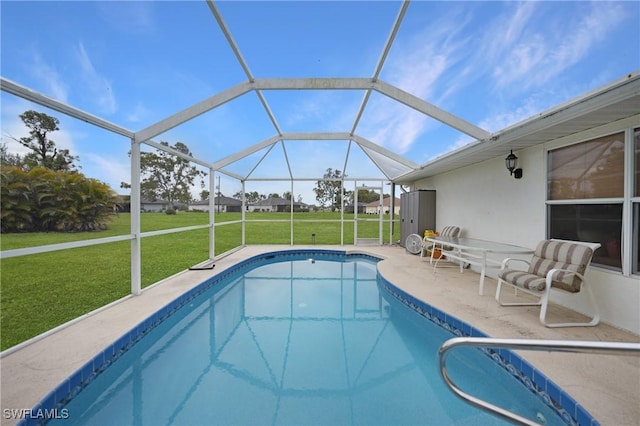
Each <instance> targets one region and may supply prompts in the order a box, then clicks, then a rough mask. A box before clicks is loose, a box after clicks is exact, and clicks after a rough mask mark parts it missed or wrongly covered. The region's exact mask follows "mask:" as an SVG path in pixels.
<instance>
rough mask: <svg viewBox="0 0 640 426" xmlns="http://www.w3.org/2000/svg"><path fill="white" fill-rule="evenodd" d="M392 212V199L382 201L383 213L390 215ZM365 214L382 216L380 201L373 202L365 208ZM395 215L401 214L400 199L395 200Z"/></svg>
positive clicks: (387, 198)
mask: <svg viewBox="0 0 640 426" xmlns="http://www.w3.org/2000/svg"><path fill="white" fill-rule="evenodd" d="M390 210H391V197H386V198H384V199H383V200H382V213H383V214H389V211H390ZM364 212H365V213H367V214H380V200H376V201H374V202H371V203H369V204H367V205H366V206H365V209H364ZM393 212H394V214H400V198H396V199H395V203H394V206H393Z"/></svg>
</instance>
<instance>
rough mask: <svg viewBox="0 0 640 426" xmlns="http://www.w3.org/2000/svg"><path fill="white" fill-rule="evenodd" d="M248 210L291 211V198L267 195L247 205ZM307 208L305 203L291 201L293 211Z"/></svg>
mask: <svg viewBox="0 0 640 426" xmlns="http://www.w3.org/2000/svg"><path fill="white" fill-rule="evenodd" d="M248 210H249V211H250V212H289V211H291V200H287V199H285V198H280V197H269V198H267V199H266V200H260V201H258V202H257V203H253V204H251V205H250V206H248ZM308 210H309V208H308V206H307V205H306V204H305V203H299V202H297V201H294V202H293V211H294V212H301V211H308Z"/></svg>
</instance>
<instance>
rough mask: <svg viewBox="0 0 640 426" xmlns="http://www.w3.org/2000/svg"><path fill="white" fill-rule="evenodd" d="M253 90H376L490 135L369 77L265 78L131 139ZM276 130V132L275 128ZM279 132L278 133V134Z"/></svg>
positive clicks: (154, 132) (468, 129)
mask: <svg viewBox="0 0 640 426" xmlns="http://www.w3.org/2000/svg"><path fill="white" fill-rule="evenodd" d="M252 90H256V91H260V90H375V91H377V92H379V93H381V94H383V95H385V96H388V97H390V98H391V99H394V100H396V101H398V102H400V103H402V104H404V105H406V106H408V107H410V108H413V109H415V110H416V111H418V112H421V113H423V114H425V115H428V116H429V117H431V118H434V119H436V120H438V121H440V122H442V123H444V124H446V125H448V126H450V127H453V128H454V129H456V130H459V131H460V132H462V133H465V134H467V135H469V136H471V137H474V138H476V139H478V140H482V139H488V138H489V137H490V136H491V134H490V133H489V132H487V131H486V130H484V129H481V128H479V127H477V126H475V125H473V124H471V123H469V122H467V121H465V120H463V119H462V118H459V117H457V116H455V115H453V114H451V113H449V112H447V111H444V110H443V109H441V108H438V107H437V106H435V105H433V104H430V103H429V102H426V101H424V100H422V99H420V98H418V97H417V96H414V95H412V94H410V93H408V92H405V91H404V90H401V89H399V88H397V87H395V86H392V85H390V84H388V83H385V82H383V81H380V80H377V81H372V80H371V79H370V78H266V79H255V80H253V81H246V82H244V83H240V84H238V85H236V86H233V87H231V88H229V89H227V90H225V91H223V92H220V93H218V94H216V95H213V96H211V97H209V98H207V99H205V100H203V101H200V102H198V103H196V104H194V105H192V106H190V107H189V108H186V109H184V110H182V111H180V112H178V113H176V114H173V115H171V116H169V117H167V118H165V119H164V120H161V121H159V122H157V123H155V124H153V125H151V126H149V127H147V128H145V129H142V130H140V131H138V132H135V134H134V139H135V141H136V142H145V141H147V140H149V139H151V138H153V137H155V136H158V135H160V134H162V133H164V132H166V131H168V130H170V129H172V128H174V127H176V126H179V125H180V124H182V123H185V122H187V121H189V120H191V119H193V118H195V117H197V116H199V115H201V114H204V113H205V112H208V111H210V110H212V109H214V108H217V107H219V106H220V105H222V104H225V103H226V102H229V101H231V100H233V99H235V98H237V97H240V96H242V95H244V94H245V93H247V92H249V91H252ZM276 130H278V129H277V127H276ZM280 133H281V132H279V131H278V134H279V135H280Z"/></svg>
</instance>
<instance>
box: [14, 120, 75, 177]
mask: <svg viewBox="0 0 640 426" xmlns="http://www.w3.org/2000/svg"><path fill="white" fill-rule="evenodd" d="M19 117H20V119H21V120H22V122H23V123H24V125H25V126H27V128H28V129H29V136H25V137H22V138H20V139H16V138H12V139H13V140H15V141H16V142H18V143H19V144H21V145H22V146H24V147H25V148H28V149H30V150H31V152H30V153H28V154H27V155H25V156H24V159H23V160H24V164H25V165H26V166H27V167H28V168H33V167H38V166H40V167H45V168H47V169H51V170H70V171H75V170H77V169H78V167H77V166H76V165H74V162H75V161H77V160H78V159H79V158H78V157H74V156H72V155H71V154H70V153H69V150H68V149H58V148H57V147H56V143H55V142H54V141H53V140H51V139H49V134H50V133H52V132H55V131H57V130H60V129H59V128H58V124H60V121H59V120H58V119H57V118H55V117H51V116H49V115H47V114H45V113H43V112H38V111H33V110H29V111H25V112H23V113H22V114H20V116H19Z"/></svg>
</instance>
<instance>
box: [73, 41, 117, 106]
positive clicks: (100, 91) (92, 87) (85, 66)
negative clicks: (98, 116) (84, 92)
mask: <svg viewBox="0 0 640 426" xmlns="http://www.w3.org/2000/svg"><path fill="white" fill-rule="evenodd" d="M76 57H77V59H78V62H79V65H80V72H81V78H82V80H84V82H85V83H87V86H88V87H87V89H88V92H89V93H88V94H89V95H90V96H91V98H92V99H94V101H95V102H96V103H97V105H98V107H99V108H100V112H102V113H105V114H113V113H114V112H115V111H116V99H115V94H114V93H113V90H112V88H111V82H110V81H109V80H107V78H105V77H104V76H102V75H101V74H100V73H99V72H98V71H97V70H96V68H95V67H94V65H93V62H92V61H91V58H90V57H89V54H88V53H87V51H86V49H85V48H84V45H83V44H82V42H80V43H78V46H77V49H76Z"/></svg>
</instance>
